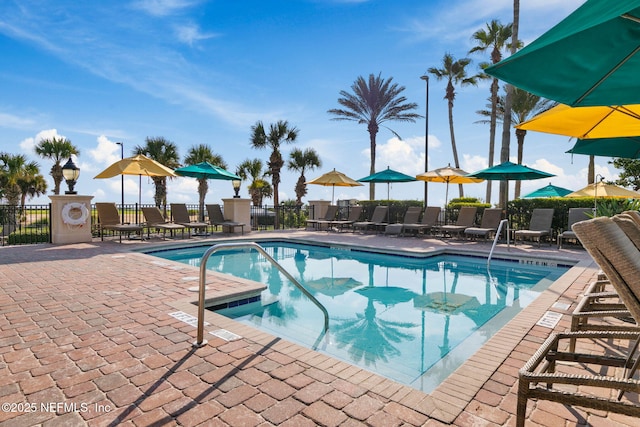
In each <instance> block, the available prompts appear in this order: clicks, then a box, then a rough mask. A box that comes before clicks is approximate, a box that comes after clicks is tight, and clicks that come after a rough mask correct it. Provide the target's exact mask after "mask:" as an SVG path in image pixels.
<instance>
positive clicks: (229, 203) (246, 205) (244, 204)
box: [222, 199, 251, 232]
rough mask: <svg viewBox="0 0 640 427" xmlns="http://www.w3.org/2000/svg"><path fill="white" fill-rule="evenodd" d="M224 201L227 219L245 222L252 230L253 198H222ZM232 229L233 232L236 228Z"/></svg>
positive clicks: (246, 226)
mask: <svg viewBox="0 0 640 427" xmlns="http://www.w3.org/2000/svg"><path fill="white" fill-rule="evenodd" d="M222 202H223V203H224V208H223V209H224V210H223V213H224V218H225V219H228V220H231V221H233V222H238V223H240V224H244V225H245V229H246V230H251V200H249V199H222ZM230 231H231V232H233V231H234V229H233V228H232V229H231V230H230ZM238 231H239V230H238Z"/></svg>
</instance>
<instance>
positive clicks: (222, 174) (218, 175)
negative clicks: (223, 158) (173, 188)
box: [175, 162, 242, 221]
mask: <svg viewBox="0 0 640 427" xmlns="http://www.w3.org/2000/svg"><path fill="white" fill-rule="evenodd" d="M175 174H176V175H178V176H187V177H191V178H198V180H206V179H221V180H226V181H233V180H238V181H242V178H240V177H239V176H238V175H236V174H233V173H231V172H229V171H227V170H225V169H223V168H221V167H219V166H216V165H212V164H211V163H209V162H202V163H197V164H195V165H189V166H184V167H181V168H178V169H176V170H175ZM203 220H204V200H200V221H203Z"/></svg>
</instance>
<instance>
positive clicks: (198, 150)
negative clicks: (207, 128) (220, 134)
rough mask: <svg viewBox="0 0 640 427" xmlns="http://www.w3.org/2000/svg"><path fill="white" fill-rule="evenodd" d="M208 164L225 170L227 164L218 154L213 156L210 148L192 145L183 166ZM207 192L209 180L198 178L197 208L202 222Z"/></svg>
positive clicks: (202, 145)
mask: <svg viewBox="0 0 640 427" xmlns="http://www.w3.org/2000/svg"><path fill="white" fill-rule="evenodd" d="M203 162H209V163H211V164H212V165H214V166H218V167H221V168H222V169H227V164H226V163H225V161H224V160H223V159H222V156H221V155H219V154H214V153H213V151H211V147H209V146H208V145H206V144H200V145H194V146H193V147H191V148H190V149H189V151H188V152H187V155H186V157H185V158H184V163H185V165H196V164H198V163H203ZM208 191H209V180H208V179H207V178H198V208H199V212H200V221H204V199H205V198H206V196H207V192H208Z"/></svg>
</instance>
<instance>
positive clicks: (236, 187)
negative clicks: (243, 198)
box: [231, 179, 242, 199]
mask: <svg viewBox="0 0 640 427" xmlns="http://www.w3.org/2000/svg"><path fill="white" fill-rule="evenodd" d="M240 184H242V181H240V180H239V179H234V180H232V181H231V185H233V191H235V193H236V194H235V195H234V196H233V198H234V199H239V198H240V194H239V193H240Z"/></svg>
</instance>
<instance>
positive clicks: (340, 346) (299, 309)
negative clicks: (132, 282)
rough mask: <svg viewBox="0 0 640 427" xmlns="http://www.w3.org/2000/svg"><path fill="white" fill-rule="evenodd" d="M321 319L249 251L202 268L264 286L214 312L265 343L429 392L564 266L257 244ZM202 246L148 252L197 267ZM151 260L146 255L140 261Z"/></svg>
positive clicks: (219, 257)
mask: <svg viewBox="0 0 640 427" xmlns="http://www.w3.org/2000/svg"><path fill="white" fill-rule="evenodd" d="M259 243H260V245H261V246H262V247H264V248H265V250H266V251H267V252H268V253H269V254H270V255H271V256H273V257H274V258H275V259H276V260H277V261H278V262H279V263H280V264H281V265H282V266H283V267H284V268H285V269H286V270H287V271H288V272H289V273H291V274H292V275H293V276H294V277H295V278H296V279H298V280H299V281H300V282H301V283H302V284H303V285H304V286H305V287H306V288H307V289H308V290H309V291H310V292H311V293H313V295H314V296H315V297H316V298H317V299H318V300H319V301H320V302H321V303H322V304H323V305H324V306H325V307H326V309H327V311H328V312H329V317H330V324H329V332H328V333H327V334H323V315H322V313H321V311H320V310H319V309H318V308H317V307H316V306H315V305H313V304H312V303H311V301H309V300H308V299H307V298H306V297H305V296H304V295H303V294H302V293H301V292H300V291H299V290H298V289H297V288H296V287H295V286H293V284H291V283H290V282H289V281H288V280H287V279H286V278H285V277H284V276H282V275H281V274H280V273H279V272H278V271H277V270H276V269H275V268H272V267H271V265H270V264H269V263H268V262H267V261H266V259H265V258H264V257H262V256H261V255H260V254H259V253H257V252H256V251H246V250H241V249H231V250H224V251H221V252H217V253H214V254H213V255H212V256H211V258H210V259H209V262H208V268H209V269H212V270H215V271H218V272H221V273H226V274H231V275H234V276H236V277H241V278H245V279H249V280H253V281H256V282H260V283H265V284H267V286H268V289H267V290H265V291H264V292H263V293H262V295H261V299H260V301H257V302H251V303H249V304H245V305H242V306H238V307H233V308H227V309H224V310H220V311H219V313H221V314H223V315H226V316H229V317H232V318H235V320H237V321H239V322H242V323H245V324H249V325H251V326H254V327H256V328H258V329H261V330H264V331H266V332H269V333H271V334H273V335H276V336H280V337H283V338H286V339H288V340H290V341H293V342H297V343H299V344H302V345H304V346H307V347H309V348H314V349H315V350H318V351H321V352H324V353H327V354H329V355H331V356H333V357H335V358H338V359H341V360H344V361H347V362H349V363H351V364H354V365H357V366H359V367H362V368H364V369H368V370H371V371H373V372H375V373H377V374H379V375H383V376H386V377H388V378H390V379H393V380H395V381H398V382H400V383H403V384H407V385H410V386H412V387H414V388H417V389H419V390H422V391H425V392H429V391H431V390H433V389H434V388H435V387H436V386H437V385H438V384H440V382H441V381H442V380H444V379H445V378H446V377H447V376H448V375H449V374H450V373H451V372H452V371H453V370H455V369H456V368H457V367H458V366H460V365H461V364H462V363H464V361H465V360H466V359H467V358H468V357H469V356H471V355H472V354H473V353H474V352H475V351H477V350H478V349H479V348H480V347H481V346H482V344H483V343H484V342H486V341H487V340H488V339H489V338H490V337H491V336H492V335H493V334H494V333H495V332H497V331H498V329H500V328H501V327H502V326H503V325H505V324H506V323H507V322H508V321H509V320H510V319H511V318H512V317H513V316H514V315H515V314H517V313H518V312H519V311H520V310H521V309H522V308H524V307H526V306H527V305H528V304H529V303H530V302H531V301H533V300H534V299H535V298H536V297H537V296H538V295H539V293H540V292H542V291H544V290H545V289H546V288H547V287H548V286H549V285H550V284H551V283H552V282H553V281H555V280H556V279H558V278H559V277H560V276H561V275H562V274H563V273H564V272H565V271H567V269H568V268H569V266H556V265H522V264H520V263H518V262H514V261H507V260H493V261H492V263H491V268H490V269H487V262H486V259H485V258H474V257H464V256H459V255H436V256H418V255H415V254H404V255H390V254H381V253H373V252H369V251H366V250H361V249H359V248H358V249H356V248H348V247H342V246H340V247H328V246H321V245H307V244H299V243H294V242H285V241H260V242H259ZM207 248H209V246H200V247H193V248H180V249H174V250H169V251H159V252H151V253H150V254H151V255H155V256H160V257H162V258H165V259H170V260H174V261H179V262H183V263H186V264H189V265H193V266H199V264H200V259H201V257H202V254H203V253H204V251H205V250H206V249H207ZM148 253H149V252H148Z"/></svg>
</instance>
